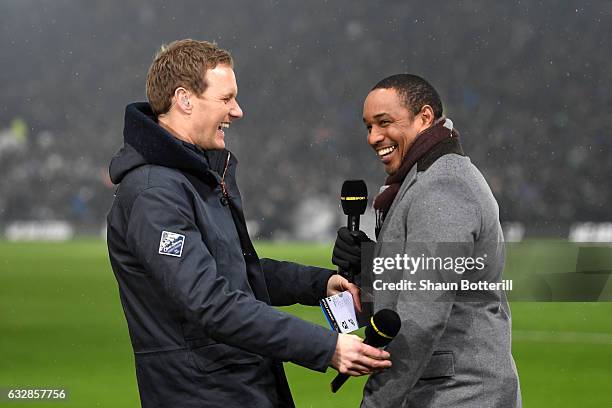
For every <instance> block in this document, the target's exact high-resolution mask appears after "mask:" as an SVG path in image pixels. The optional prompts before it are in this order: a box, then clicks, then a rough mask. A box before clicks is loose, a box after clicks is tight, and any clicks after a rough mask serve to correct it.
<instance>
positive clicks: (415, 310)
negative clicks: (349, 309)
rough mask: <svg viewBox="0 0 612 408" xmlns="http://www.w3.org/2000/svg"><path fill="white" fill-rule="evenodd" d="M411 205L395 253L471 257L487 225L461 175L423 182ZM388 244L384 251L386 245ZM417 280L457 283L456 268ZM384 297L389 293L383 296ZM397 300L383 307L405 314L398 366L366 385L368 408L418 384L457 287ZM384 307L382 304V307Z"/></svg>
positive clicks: (396, 349)
mask: <svg viewBox="0 0 612 408" xmlns="http://www.w3.org/2000/svg"><path fill="white" fill-rule="evenodd" d="M411 196H412V197H414V199H413V201H412V202H411V203H408V205H407V207H406V211H407V213H406V218H405V222H406V241H405V242H404V243H402V244H401V245H398V246H394V245H389V248H393V249H394V252H393V254H391V253H387V254H386V255H383V256H394V255H395V253H397V251H398V250H397V249H395V248H399V250H401V248H402V247H403V251H404V253H406V254H408V255H409V256H421V255H424V256H428V257H438V256H441V257H447V256H450V257H467V256H472V255H473V248H474V242H475V240H476V239H477V237H478V233H479V230H480V225H481V216H480V209H479V206H478V203H477V201H476V200H475V197H473V195H472V192H471V190H470V189H469V187H468V186H467V185H466V184H465V183H464V182H462V181H461V180H460V179H458V178H457V177H447V178H442V179H437V180H435V181H432V182H430V183H426V184H424V185H422V187H421V188H420V189H419V190H418V191H414V194H412V195H411ZM384 245H385V244H383V249H384ZM400 273H401V274H403V276H402V277H403V278H407V279H409V280H412V281H417V280H418V279H429V278H431V280H432V281H438V282H441V281H456V280H458V277H457V276H454V275H456V274H455V272H454V271H448V270H437V271H429V270H428V271H427V272H423V273H426V274H431V275H429V276H428V275H421V276H420V277H418V278H416V279H415V278H414V276H415V275H412V276H407V272H406V271H403V272H400ZM382 296H383V297H384V295H382ZM395 296H397V300H396V301H394V302H393V303H392V304H391V303H388V304H386V305H385V304H379V302H376V304H377V308H382V307H394V306H395V309H396V311H397V312H398V314H399V315H400V318H401V321H402V326H401V329H400V332H399V334H398V335H397V336H396V337H395V339H394V340H393V341H392V342H391V343H390V344H389V348H388V349H387V350H388V351H389V352H390V353H391V358H392V362H393V366H392V367H391V368H390V369H389V370H386V371H383V372H380V373H376V374H373V375H372V376H371V377H370V378H369V380H368V382H367V383H366V386H365V389H364V398H363V402H362V407H399V406H403V403H404V400H405V399H406V397H407V395H408V394H409V392H410V390H411V389H412V387H413V386H414V385H415V383H416V382H417V381H418V380H419V378H420V377H421V376H422V375H423V372H424V370H425V368H426V367H427V364H428V363H429V360H430V358H431V356H432V354H433V352H434V350H436V347H437V344H438V342H439V340H440V337H441V336H442V334H443V333H444V331H445V330H446V326H447V322H448V319H449V316H450V314H451V309H452V307H453V302H454V300H455V296H456V291H454V290H448V291H443V292H434V291H409V290H402V291H400V292H399V294H397V295H395ZM381 306H382V307H381Z"/></svg>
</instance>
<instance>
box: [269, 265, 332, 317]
mask: <svg viewBox="0 0 612 408" xmlns="http://www.w3.org/2000/svg"><path fill="white" fill-rule="evenodd" d="M261 267H262V269H263V271H264V275H265V277H266V285H267V287H268V293H269V294H270V300H271V301H272V304H273V305H274V306H288V305H293V304H295V303H300V304H302V305H308V306H317V305H318V304H319V300H320V299H323V298H324V297H326V296H327V281H328V280H329V278H330V277H331V276H332V275H333V274H334V273H335V272H334V271H332V270H331V269H323V268H317V267H314V266H305V265H299V264H296V263H293V262H285V261H276V260H274V259H267V258H262V259H261Z"/></svg>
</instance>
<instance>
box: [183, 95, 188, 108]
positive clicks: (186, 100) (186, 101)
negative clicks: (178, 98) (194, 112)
mask: <svg viewBox="0 0 612 408" xmlns="http://www.w3.org/2000/svg"><path fill="white" fill-rule="evenodd" d="M182 101H183V104H185V105H186V106H189V105H190V103H189V98H187V97H186V96H183V98H182Z"/></svg>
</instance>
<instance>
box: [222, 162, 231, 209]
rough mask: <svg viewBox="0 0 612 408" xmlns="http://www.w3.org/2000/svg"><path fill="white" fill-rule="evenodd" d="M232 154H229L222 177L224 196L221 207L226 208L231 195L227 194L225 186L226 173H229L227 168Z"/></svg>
mask: <svg viewBox="0 0 612 408" xmlns="http://www.w3.org/2000/svg"><path fill="white" fill-rule="evenodd" d="M230 156H231V153H230V152H229V151H228V152H227V158H226V159H225V167H224V168H223V175H222V176H221V192H222V193H223V195H222V196H221V198H220V200H221V205H223V206H226V205H228V204H229V193H228V192H227V187H226V186H225V173H226V172H227V168H228V166H229V161H230Z"/></svg>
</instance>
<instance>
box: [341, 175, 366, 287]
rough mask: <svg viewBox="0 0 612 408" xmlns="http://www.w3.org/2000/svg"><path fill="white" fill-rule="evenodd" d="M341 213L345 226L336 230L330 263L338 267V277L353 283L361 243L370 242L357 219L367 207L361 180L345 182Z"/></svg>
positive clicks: (359, 256) (359, 261)
mask: <svg viewBox="0 0 612 408" xmlns="http://www.w3.org/2000/svg"><path fill="white" fill-rule="evenodd" d="M340 199H341V203H342V211H343V212H344V214H346V215H347V226H346V227H342V228H340V229H339V230H338V237H337V238H336V243H335V245H334V252H333V255H332V263H333V264H334V265H336V266H338V267H339V270H338V272H339V273H340V275H342V276H343V277H345V278H346V279H348V280H349V281H351V282H353V278H354V275H357V274H359V273H360V272H361V243H362V242H372V240H371V239H370V238H368V236H367V235H366V234H365V233H364V232H363V231H360V230H359V217H360V216H361V215H362V214H363V213H364V212H365V210H366V207H367V205H368V188H367V186H366V184H365V182H364V181H363V180H347V181H345V182H344V183H343V184H342V192H341V195H340Z"/></svg>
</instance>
